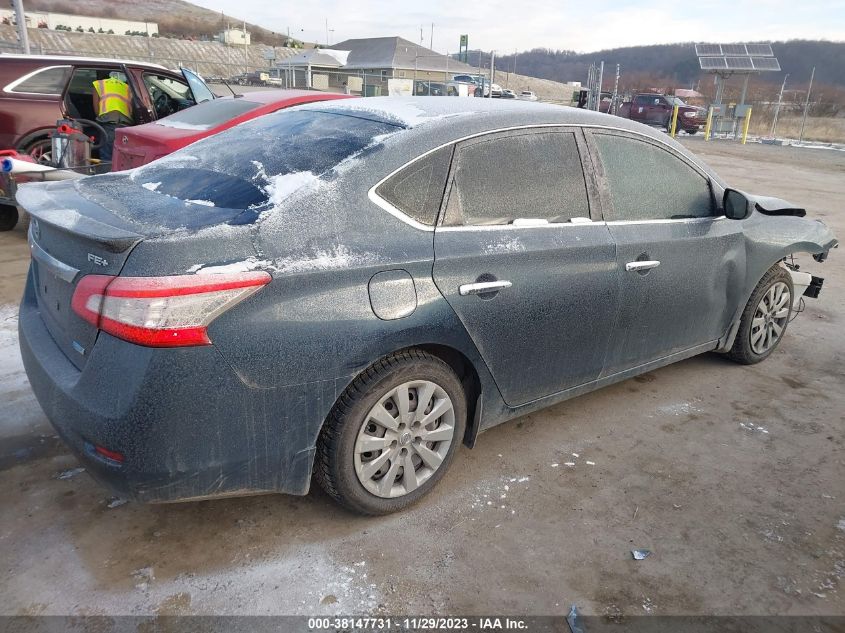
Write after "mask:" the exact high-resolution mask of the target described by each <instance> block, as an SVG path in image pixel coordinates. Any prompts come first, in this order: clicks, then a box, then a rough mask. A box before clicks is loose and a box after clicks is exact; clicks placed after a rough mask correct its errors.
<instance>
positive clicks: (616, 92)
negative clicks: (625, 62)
mask: <svg viewBox="0 0 845 633" xmlns="http://www.w3.org/2000/svg"><path fill="white" fill-rule="evenodd" d="M621 69H622V68H621V66H620V65H619V64H616V79H615V80H614V82H613V95H612V96H611V97H610V107H609V108H608V109H607V112H608V114H616V100H617V99H618V98H619V74H620V70H621Z"/></svg>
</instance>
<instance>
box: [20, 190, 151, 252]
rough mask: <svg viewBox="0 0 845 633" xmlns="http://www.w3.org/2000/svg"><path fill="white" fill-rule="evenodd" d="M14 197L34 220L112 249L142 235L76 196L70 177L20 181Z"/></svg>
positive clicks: (132, 242) (124, 246)
mask: <svg viewBox="0 0 845 633" xmlns="http://www.w3.org/2000/svg"><path fill="white" fill-rule="evenodd" d="M15 198H16V201H17V203H18V205H19V206H20V207H21V208H22V209H23V210H24V211H26V212H27V213H29V215H30V216H32V217H33V218H35V219H36V220H37V221H38V222H45V223H47V224H49V225H51V226H54V227H56V228H57V229H59V230H62V231H67V232H73V233H78V234H81V235H84V236H85V237H86V238H88V239H91V240H94V241H95V242H97V243H98V244H100V245H101V246H102V247H103V248H104V249H105V250H107V251H111V252H113V253H120V252H123V251H125V250H127V249H128V248H131V247H132V246H134V245H135V244H137V243H138V242H140V241H142V240H143V239H144V236H143V235H140V234H138V233H136V232H135V231H131V230H129V229H128V228H125V226H122V225H123V222H122V221H121V220H120V219H119V218H117V217H116V216H114V215H112V214H111V213H109V211H108V210H107V209H105V208H103V207H101V206H100V205H98V204H95V203H93V202H91V201H90V200H86V199H85V198H83V197H82V196H80V195H79V193H78V192H77V191H76V189H75V188H74V187H73V181H59V182H57V183H55V184H53V183H49V184H48V183H26V184H22V185H21V186H20V187H19V188H18V191H17V195H16V196H15Z"/></svg>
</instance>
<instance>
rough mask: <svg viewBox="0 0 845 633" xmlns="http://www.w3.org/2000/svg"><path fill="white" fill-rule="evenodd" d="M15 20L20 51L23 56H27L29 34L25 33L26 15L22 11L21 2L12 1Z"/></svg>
mask: <svg viewBox="0 0 845 633" xmlns="http://www.w3.org/2000/svg"><path fill="white" fill-rule="evenodd" d="M14 4H15V20H17V23H18V37H19V38H20V40H21V49H22V50H23V53H24V55H29V33H27V31H26V14H25V13H24V10H23V0H14Z"/></svg>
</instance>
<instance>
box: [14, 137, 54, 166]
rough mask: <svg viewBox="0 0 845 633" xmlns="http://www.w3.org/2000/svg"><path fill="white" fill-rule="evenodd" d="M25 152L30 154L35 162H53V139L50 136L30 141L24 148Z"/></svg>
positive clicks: (46, 163) (48, 163)
mask: <svg viewBox="0 0 845 633" xmlns="http://www.w3.org/2000/svg"><path fill="white" fill-rule="evenodd" d="M18 151H23V153H25V154H28V155H29V156H30V157H31V158H34V159H35V162H37V163H39V164H41V165H52V164H53V141H52V140H50V139H49V138H48V137H46V136H45V137H44V138H39V139H36V140H34V141H32V142H31V143H29V144H28V145H27V146H26V147H24V148H23V149H22V150H18Z"/></svg>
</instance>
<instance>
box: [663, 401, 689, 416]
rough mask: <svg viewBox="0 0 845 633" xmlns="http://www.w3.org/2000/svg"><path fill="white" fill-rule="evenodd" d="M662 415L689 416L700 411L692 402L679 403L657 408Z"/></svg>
mask: <svg viewBox="0 0 845 633" xmlns="http://www.w3.org/2000/svg"><path fill="white" fill-rule="evenodd" d="M657 410H658V412H660V413H668V414H669V415H689V414H690V413H696V412H698V411H700V409H699V408H698V407H696V406H695V405H693V404H692V403H690V402H678V403H675V404H668V405H666V406H663V407H658V408H657Z"/></svg>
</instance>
